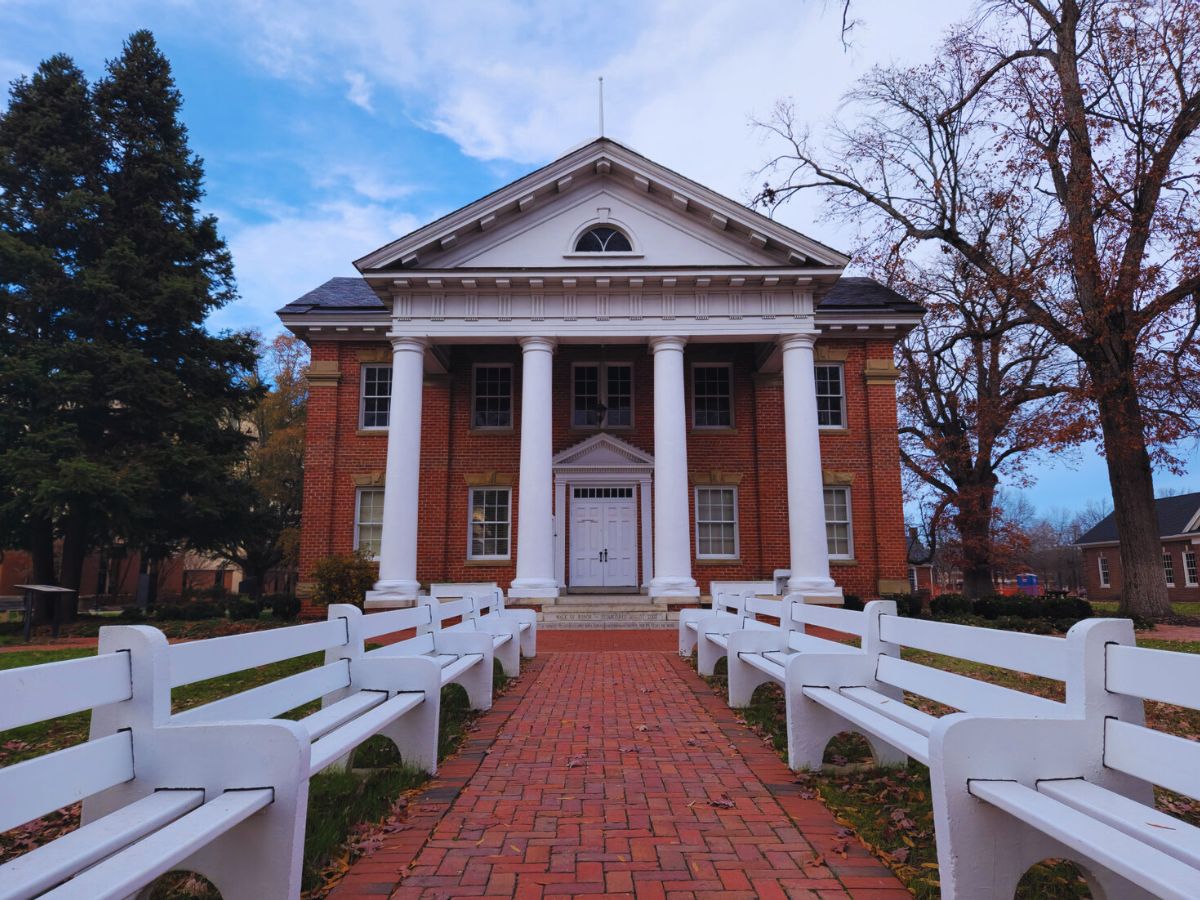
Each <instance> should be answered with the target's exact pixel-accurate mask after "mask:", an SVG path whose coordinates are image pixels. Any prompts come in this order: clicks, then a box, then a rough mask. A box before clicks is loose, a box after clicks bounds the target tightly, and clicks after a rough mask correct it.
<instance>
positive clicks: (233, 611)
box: [226, 597, 262, 620]
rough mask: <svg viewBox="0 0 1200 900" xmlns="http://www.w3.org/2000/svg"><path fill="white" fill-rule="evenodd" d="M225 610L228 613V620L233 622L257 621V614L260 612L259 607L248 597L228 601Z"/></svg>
mask: <svg viewBox="0 0 1200 900" xmlns="http://www.w3.org/2000/svg"><path fill="white" fill-rule="evenodd" d="M226 609H227V610H228V612H229V618H231V619H234V620H238V619H257V618H258V614H259V613H261V612H262V609H261V608H260V607H259V605H258V604H257V603H255V602H254V601H253V600H251V599H250V598H248V597H235V598H234V599H232V600H230V601H229V606H228V607H226Z"/></svg>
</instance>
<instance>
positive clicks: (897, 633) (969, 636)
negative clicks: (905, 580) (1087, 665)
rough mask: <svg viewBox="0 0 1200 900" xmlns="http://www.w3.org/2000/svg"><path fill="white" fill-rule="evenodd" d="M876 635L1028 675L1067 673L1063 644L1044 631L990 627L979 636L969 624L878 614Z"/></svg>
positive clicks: (1055, 676) (1063, 676) (1062, 676)
mask: <svg viewBox="0 0 1200 900" xmlns="http://www.w3.org/2000/svg"><path fill="white" fill-rule="evenodd" d="M879 637H880V638H881V639H882V640H885V641H888V642H890V643H893V644H900V645H901V646H902V647H912V648H913V649H915V650H925V651H927V652H929V653H941V654H945V655H946V656H953V657H955V658H957V659H967V660H970V661H971V662H977V663H982V664H983V665H986V666H998V667H1000V668H1002V669H1010V670H1014V671H1017V672H1027V673H1029V674H1030V675H1041V676H1042V677H1043V678H1053V679H1054V680H1055V681H1064V680H1065V679H1066V677H1067V644H1066V641H1064V640H1063V639H1062V638H1058V637H1050V636H1048V635H1044V634H1023V633H1021V632H1019V631H1003V630H1001V629H992V630H990V631H989V633H988V635H987V639H986V640H981V639H980V636H979V629H978V628H977V627H975V626H971V625H954V624H951V623H950V622H931V621H928V620H926V619H905V618H902V617H900V616H880V618H879Z"/></svg>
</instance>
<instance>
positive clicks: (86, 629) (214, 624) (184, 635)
mask: <svg viewBox="0 0 1200 900" xmlns="http://www.w3.org/2000/svg"><path fill="white" fill-rule="evenodd" d="M126 624H129V625H135V624H145V625H152V626H154V627H155V628H157V629H158V630H159V631H161V632H162V633H163V634H165V635H166V636H167V637H168V638H170V639H171V640H181V641H183V640H186V641H195V640H199V639H201V638H210V637H223V636H225V635H227V634H242V633H243V632H247V631H262V630H263V629H265V628H280V627H282V626H284V625H296V624H298V622H296V621H291V622H287V621H283V620H281V619H274V618H271V616H269V615H264V616H262V617H261V618H258V619H233V620H230V619H226V618H218V619H200V620H196V621H188V620H186V619H164V620H162V621H159V620H157V619H154V620H149V621H146V622H126V621H124V620H122V619H120V618H119V616H118V615H117V614H116V613H110V612H101V613H86V614H83V615H80V617H79V618H78V619H77V620H76V621H74V622H70V623H68V624H65V625H63V626H62V628H61V629H60V631H59V636H60V637H64V638H85V637H86V638H94V637H96V636H97V635H98V634H99V633H100V628H101V627H102V626H104V625H126ZM52 641H53V638H52V636H51V631H50V626H49V625H38V626H37V627H36V628H35V629H34V630H33V635H32V640H31V641H30V643H32V644H48V643H51V642H52ZM23 643H25V641H24V640H23V639H22V637H21V622H20V619H19V618H18V617H17V616H16V615H15V614H10V615H9V619H8V620H7V621H3V620H0V647H18V646H20V645H21V644H23Z"/></svg>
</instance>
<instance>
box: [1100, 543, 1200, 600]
mask: <svg viewBox="0 0 1200 900" xmlns="http://www.w3.org/2000/svg"><path fill="white" fill-rule="evenodd" d="M1162 550H1163V554H1164V555H1165V556H1169V557H1170V559H1171V574H1172V576H1173V580H1172V581H1171V582H1169V583H1168V584H1167V599H1169V600H1170V601H1171V602H1172V603H1179V602H1182V601H1185V600H1191V601H1193V602H1194V601H1198V600H1200V584H1196V583H1195V582H1196V581H1200V579H1198V578H1193V579H1191V580H1192V582H1193V583H1192V584H1188V580H1189V579H1188V566H1187V558H1186V554H1188V553H1191V554H1194V559H1195V560H1196V562H1195V563H1194V564H1193V566H1194V567H1196V566H1200V546H1197V545H1196V544H1193V543H1191V541H1190V540H1175V541H1163V545H1162ZM1101 558H1103V559H1104V560H1105V562H1106V563H1107V567H1108V576H1109V577H1108V586H1104V585H1103V584H1101V581H1100V560H1101ZM1193 571H1194V569H1193ZM1198 574H1200V573H1198ZM1166 577H1167V567H1166V563H1165V561H1164V564H1163V578H1166ZM1123 581H1124V579H1123V574H1122V570H1121V548H1120V546H1118V545H1117V544H1113V545H1112V546H1110V547H1084V548H1083V584H1084V587H1085V588H1086V589H1087V595H1088V599H1089V600H1118V599H1120V596H1121V585H1122V584H1123Z"/></svg>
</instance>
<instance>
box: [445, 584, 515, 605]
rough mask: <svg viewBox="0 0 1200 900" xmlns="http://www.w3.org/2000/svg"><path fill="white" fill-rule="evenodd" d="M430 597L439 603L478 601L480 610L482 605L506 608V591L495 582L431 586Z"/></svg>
mask: <svg viewBox="0 0 1200 900" xmlns="http://www.w3.org/2000/svg"><path fill="white" fill-rule="evenodd" d="M429 596H430V597H434V598H436V599H437V600H439V601H446V600H454V599H459V598H464V597H470V598H472V599H474V600H475V601H476V607H477V608H480V606H479V605H480V604H483V606H486V607H491V606H492V605H493V604H495V606H496V608H498V609H503V608H504V591H502V590H500V587H499V585H497V584H496V582H494V581H467V582H459V583H457V584H431V585H430V586H429Z"/></svg>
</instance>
